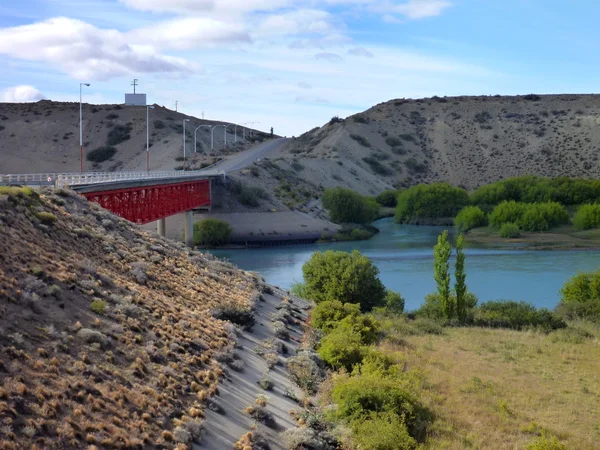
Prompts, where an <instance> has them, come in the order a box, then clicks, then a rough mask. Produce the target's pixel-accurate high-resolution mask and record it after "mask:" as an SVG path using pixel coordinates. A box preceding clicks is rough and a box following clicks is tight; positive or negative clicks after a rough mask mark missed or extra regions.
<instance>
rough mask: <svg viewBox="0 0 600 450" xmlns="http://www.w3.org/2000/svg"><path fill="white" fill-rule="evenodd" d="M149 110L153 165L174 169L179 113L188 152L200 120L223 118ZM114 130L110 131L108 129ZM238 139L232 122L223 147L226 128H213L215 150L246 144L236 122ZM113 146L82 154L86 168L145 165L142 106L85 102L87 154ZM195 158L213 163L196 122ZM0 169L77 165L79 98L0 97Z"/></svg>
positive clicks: (179, 153) (179, 148) (74, 168)
mask: <svg viewBox="0 0 600 450" xmlns="http://www.w3.org/2000/svg"><path fill="white" fill-rule="evenodd" d="M154 106H155V109H154V110H150V120H149V122H150V145H151V148H150V163H151V169H152V170H157V169H174V168H175V167H177V166H181V165H182V164H183V163H182V161H177V160H176V158H178V157H179V158H182V157H183V119H190V122H187V123H186V134H187V143H186V153H187V156H189V155H191V154H192V153H193V151H194V130H195V129H196V127H198V126H200V125H216V124H219V123H222V122H213V121H208V120H200V119H197V118H195V117H192V116H186V115H184V114H181V113H177V112H175V111H171V110H169V109H167V108H164V107H160V106H158V105H154ZM111 133H112V135H111ZM237 134H238V143H237V144H235V143H234V139H235V137H234V128H229V129H228V135H227V143H228V150H227V151H223V144H224V131H223V128H217V129H216V130H215V132H214V137H215V143H214V146H215V154H216V155H225V154H228V153H229V152H234V151H240V150H241V149H243V148H244V143H243V142H242V136H243V133H242V129H241V128H240V127H238V129H237ZM111 136H113V141H112V142H113V143H110V145H112V146H114V147H115V148H116V150H117V152H116V154H115V155H114V157H112V158H111V159H110V160H108V161H106V162H103V163H100V164H93V162H91V161H88V160H87V159H86V157H84V164H85V165H84V170H100V171H113V170H145V169H146V153H145V150H146V108H145V107H144V106H141V107H140V106H123V105H88V104H84V105H83V142H84V152H85V155H87V154H88V153H89V152H91V151H93V150H94V149H97V148H100V147H105V146H106V145H109V138H110V137H111ZM263 137H264V135H263V134H262V133H260V132H254V134H253V135H252V133H251V132H250V131H248V130H246V141H245V143H246V144H248V143H250V142H251V141H252V142H253V141H254V139H256V138H259V139H262V138H263ZM197 139H198V151H199V152H201V153H199V154H198V155H197V156H198V159H197V164H198V165H200V164H201V163H206V164H209V163H212V162H213V158H211V157H210V155H209V154H210V153H211V152H210V148H211V147H210V146H211V141H210V132H209V129H208V128H200V129H199V130H198V133H197ZM0 155H2V158H0V173H40V172H78V171H79V103H60V102H52V101H48V100H42V101H40V102H37V103H0Z"/></svg>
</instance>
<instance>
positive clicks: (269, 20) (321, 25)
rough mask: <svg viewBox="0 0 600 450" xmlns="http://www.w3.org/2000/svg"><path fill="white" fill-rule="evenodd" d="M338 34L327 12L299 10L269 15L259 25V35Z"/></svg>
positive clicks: (332, 19)
mask: <svg viewBox="0 0 600 450" xmlns="http://www.w3.org/2000/svg"><path fill="white" fill-rule="evenodd" d="M335 32H337V26H336V25H335V24H334V18H333V16H332V15H331V14H329V13H328V12H327V11H320V10H316V9H299V10H296V11H289V12H286V13H282V14H271V15H267V16H266V17H265V18H263V19H262V21H261V22H260V24H259V25H258V30H257V34H259V35H272V34H275V35H297V34H318V35H327V34H330V33H335Z"/></svg>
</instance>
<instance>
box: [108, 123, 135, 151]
mask: <svg viewBox="0 0 600 450" xmlns="http://www.w3.org/2000/svg"><path fill="white" fill-rule="evenodd" d="M129 139H131V126H130V125H117V126H115V127H114V128H113V129H112V130H110V131H109V132H108V138H107V140H106V144H107V145H108V146H114V145H118V144H120V143H121V142H125V141H128V140H129Z"/></svg>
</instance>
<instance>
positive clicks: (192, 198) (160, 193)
mask: <svg viewBox="0 0 600 450" xmlns="http://www.w3.org/2000/svg"><path fill="white" fill-rule="evenodd" d="M94 187H95V188H98V186H94ZM76 190H79V191H81V189H76ZM81 194H82V195H83V196H85V197H86V198H87V199H88V200H89V201H92V202H96V203H98V204H100V206H102V207H103V208H104V209H108V210H109V211H111V212H113V213H114V214H116V215H118V216H121V217H123V218H124V219H127V220H129V221H130V222H134V223H138V224H146V223H150V222H155V221H157V220H160V219H164V218H165V217H169V216H172V215H175V214H179V213H182V212H185V211H191V210H192V209H196V208H200V207H206V208H208V207H210V200H211V196H210V180H195V181H187V182H183V183H171V184H160V185H153V186H136V187H130V188H125V189H110V188H108V189H107V190H100V191H96V190H94V191H91V192H81Z"/></svg>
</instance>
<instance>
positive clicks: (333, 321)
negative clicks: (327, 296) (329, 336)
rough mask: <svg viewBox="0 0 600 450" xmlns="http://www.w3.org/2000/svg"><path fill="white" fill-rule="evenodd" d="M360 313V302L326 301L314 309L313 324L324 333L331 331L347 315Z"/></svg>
mask: <svg viewBox="0 0 600 450" xmlns="http://www.w3.org/2000/svg"><path fill="white" fill-rule="evenodd" d="M358 315H360V305H359V304H358V303H355V304H353V303H345V304H344V303H342V302H340V301H339V300H329V301H324V302H321V303H319V304H318V305H317V306H315V308H314V309H313V310H312V314H311V325H312V326H313V327H314V328H317V329H319V330H321V331H323V332H324V333H329V332H331V331H332V330H333V329H334V328H335V327H337V326H338V324H339V322H341V321H342V320H343V319H345V318H346V317H348V316H358Z"/></svg>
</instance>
